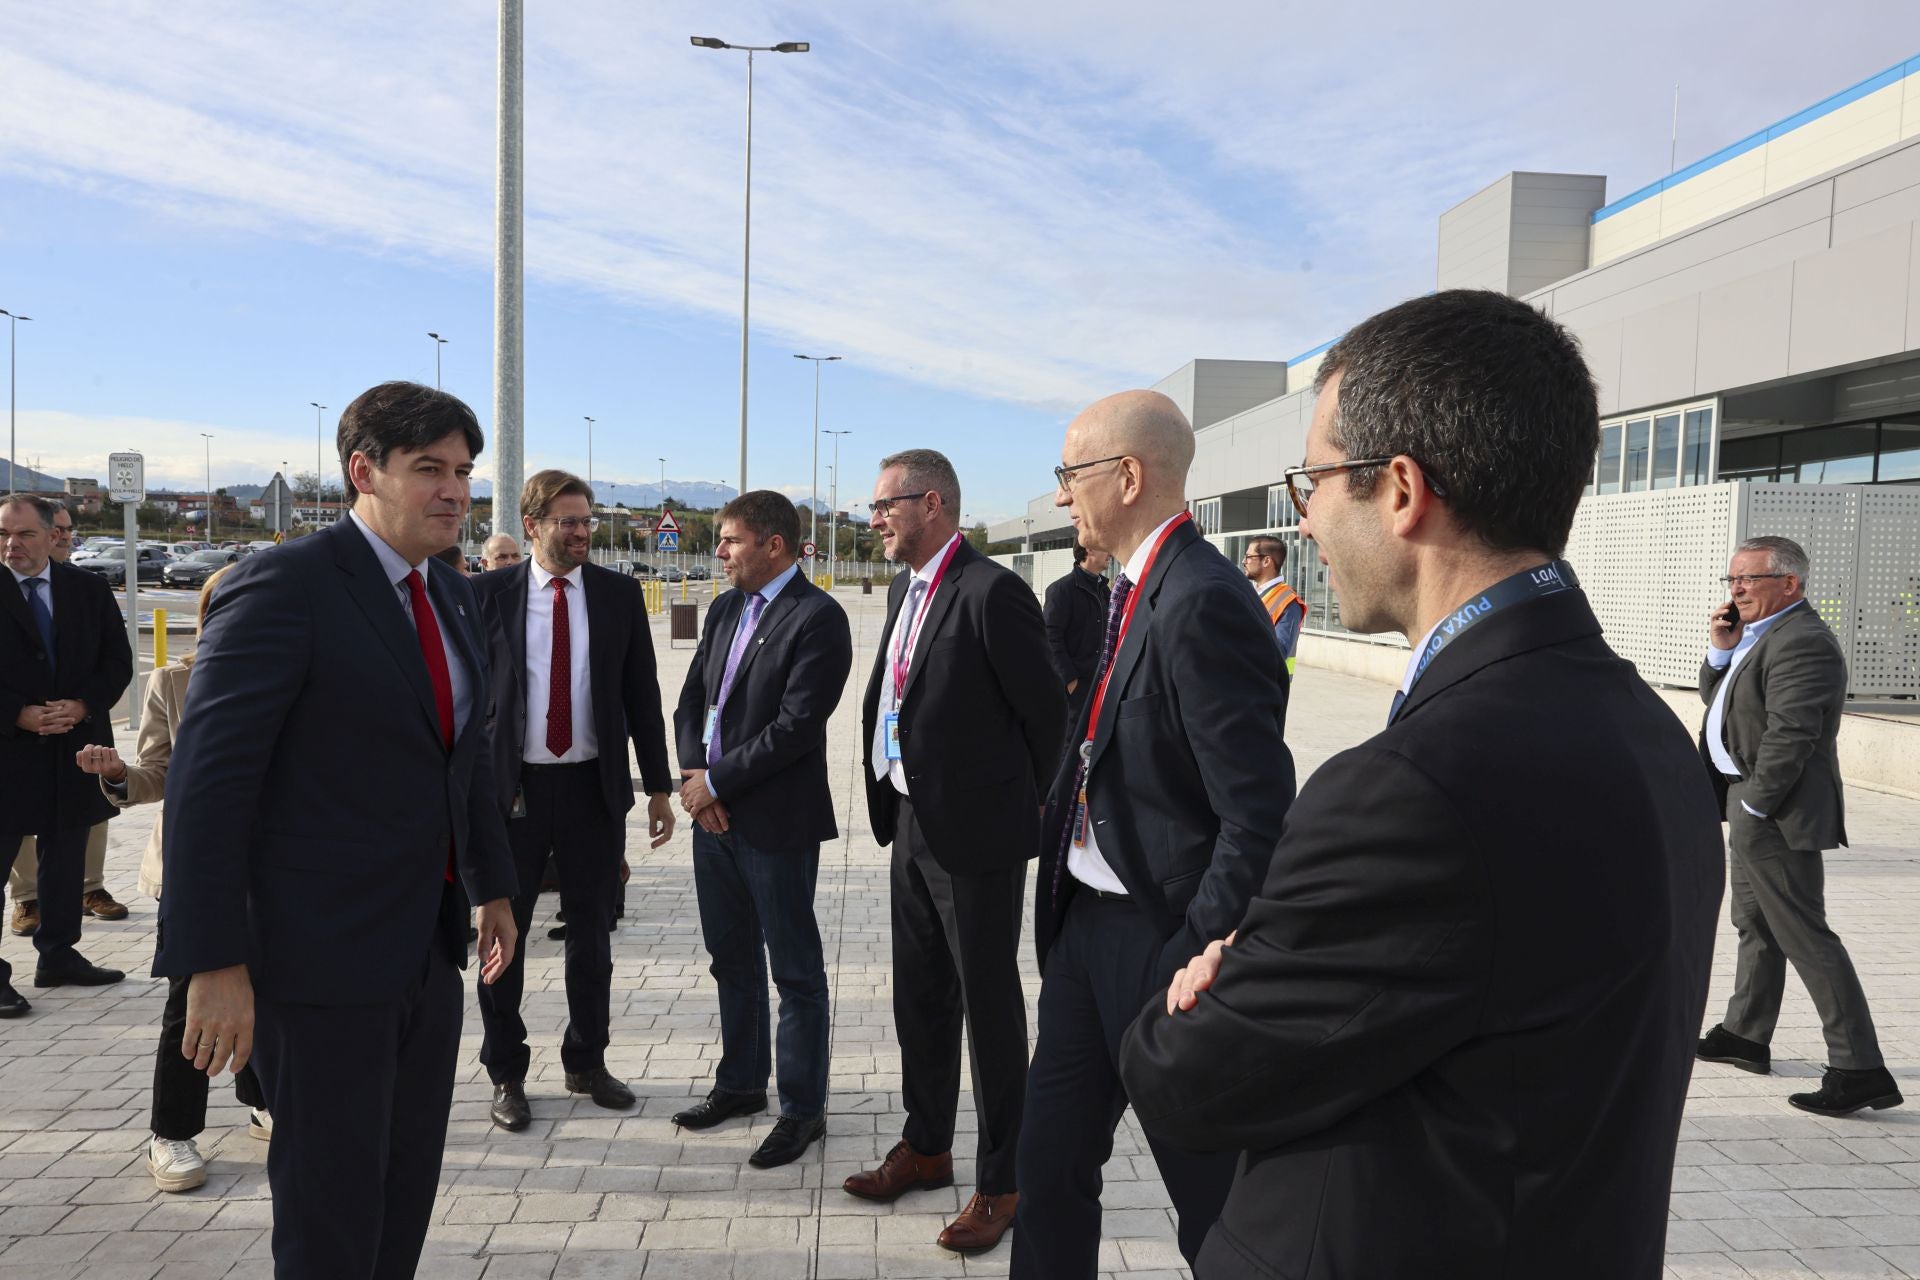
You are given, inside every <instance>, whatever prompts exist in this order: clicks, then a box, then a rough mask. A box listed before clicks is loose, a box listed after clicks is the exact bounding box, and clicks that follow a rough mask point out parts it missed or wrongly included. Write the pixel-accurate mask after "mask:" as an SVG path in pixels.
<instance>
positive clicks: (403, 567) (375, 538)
mask: <svg viewBox="0 0 1920 1280" xmlns="http://www.w3.org/2000/svg"><path fill="white" fill-rule="evenodd" d="M347 514H348V515H349V516H351V517H352V518H353V522H354V523H355V524H357V525H359V526H360V532H361V533H363V534H365V535H366V537H367V545H368V546H370V547H372V548H373V554H374V558H375V559H377V560H379V561H380V568H381V569H382V570H384V571H385V572H386V575H387V581H388V582H391V583H392V584H393V585H394V586H396V587H397V586H399V585H400V584H401V583H403V582H405V581H406V580H407V575H408V574H409V573H417V574H419V575H420V580H421V581H422V582H424V581H426V577H427V561H426V560H422V561H421V562H420V563H419V564H408V563H407V560H406V557H405V556H403V555H401V554H400V553H399V552H398V551H395V550H394V549H393V548H392V546H390V545H388V543H387V540H386V539H385V538H383V537H381V536H380V535H379V534H377V533H375V532H374V531H373V526H372V525H370V524H368V523H367V522H366V521H365V520H363V519H361V518H360V513H359V512H358V511H354V510H351V509H349V510H348V512H347ZM428 558H429V559H431V557H428Z"/></svg>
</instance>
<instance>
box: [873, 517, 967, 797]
mask: <svg viewBox="0 0 1920 1280" xmlns="http://www.w3.org/2000/svg"><path fill="white" fill-rule="evenodd" d="M959 553H960V540H959V539H957V538H956V539H954V541H953V542H952V543H951V544H950V545H949V546H948V547H947V553H946V555H944V556H942V557H941V558H940V567H939V568H938V569H936V570H935V571H934V574H933V577H932V579H931V580H930V581H929V582H928V583H927V590H926V593H925V594H924V595H922V596H921V597H920V602H919V603H918V604H916V605H915V606H914V611H913V613H912V615H911V616H909V617H905V618H900V619H898V620H896V621H895V623H894V628H893V633H894V637H895V639H896V641H897V643H895V645H894V647H893V662H892V667H893V671H892V676H893V710H891V711H889V712H887V714H886V718H885V720H884V721H883V730H884V732H883V735H882V737H883V745H884V746H885V747H886V755H887V759H889V760H898V759H900V695H901V694H902V693H903V692H905V690H906V687H907V671H908V669H909V667H911V665H912V663H913V650H914V646H916V645H917V644H919V643H920V628H922V627H924V626H925V625H926V624H927V613H928V612H929V607H930V606H931V605H932V603H933V593H934V592H936V591H938V590H939V589H940V583H941V581H942V580H943V579H944V578H945V577H946V576H947V566H949V565H951V564H952V563H953V558H954V556H956V555H958V554H959Z"/></svg>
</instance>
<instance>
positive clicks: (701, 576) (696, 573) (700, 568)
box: [687, 564, 713, 582]
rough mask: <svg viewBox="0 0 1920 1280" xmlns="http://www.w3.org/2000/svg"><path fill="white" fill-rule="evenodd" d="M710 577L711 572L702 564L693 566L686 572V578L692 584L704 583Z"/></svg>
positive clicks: (711, 575)
mask: <svg viewBox="0 0 1920 1280" xmlns="http://www.w3.org/2000/svg"><path fill="white" fill-rule="evenodd" d="M712 577H713V574H712V572H711V571H709V570H708V568H707V566H705V565H703V564H697V565H694V566H693V567H692V568H691V569H688V570H687V578H688V580H689V581H692V582H706V581H707V580H709V579H710V578H712Z"/></svg>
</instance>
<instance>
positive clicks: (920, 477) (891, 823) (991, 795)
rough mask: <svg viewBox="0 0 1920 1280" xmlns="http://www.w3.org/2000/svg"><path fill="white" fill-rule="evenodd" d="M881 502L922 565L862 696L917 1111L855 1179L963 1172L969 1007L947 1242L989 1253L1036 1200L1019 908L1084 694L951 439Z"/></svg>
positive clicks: (908, 1074)
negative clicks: (971, 503) (969, 515)
mask: <svg viewBox="0 0 1920 1280" xmlns="http://www.w3.org/2000/svg"><path fill="white" fill-rule="evenodd" d="M872 509H873V528H874V531H875V532H876V533H878V534H879V535H880V538H881V544H882V546H883V547H884V549H885V551H886V556H887V559H889V560H891V561H893V562H894V563H896V564H900V565H902V566H904V567H906V568H908V569H910V570H911V571H910V572H903V573H901V574H899V575H898V576H897V577H895V578H894V580H893V584H892V586H891V587H890V588H889V590H888V592H887V629H886V631H885V632H884V633H883V638H882V640H881V644H880V651H879V652H878V653H877V654H876V655H875V657H874V664H873V675H872V677H871V678H870V679H869V680H868V681H867V691H866V697H865V698H864V700H863V702H862V706H861V725H862V729H863V731H864V732H863V735H862V736H863V740H864V741H865V743H866V759H865V765H866V768H865V775H866V786H867V815H868V817H869V818H870V819H871V820H872V823H873V834H874V838H875V839H876V840H878V841H879V842H880V843H881V844H882V845H883V846H884V845H889V844H890V845H892V846H893V865H892V873H891V880H892V883H891V886H890V887H891V904H892V936H893V1017H894V1026H895V1032H896V1035H897V1037H898V1039H899V1043H900V1092H901V1095H902V1097H903V1099H904V1100H905V1102H906V1110H907V1121H906V1125H905V1127H904V1131H903V1132H902V1134H901V1140H900V1141H899V1142H898V1143H896V1144H894V1146H893V1148H892V1149H891V1150H890V1151H888V1152H887V1154H886V1157H885V1158H884V1159H883V1160H882V1161H881V1162H880V1164H879V1166H878V1167H877V1168H873V1169H865V1170H862V1171H860V1172H858V1173H856V1174H854V1175H853V1176H852V1177H850V1178H848V1179H847V1180H846V1182H845V1183H844V1184H843V1185H844V1187H845V1189H846V1191H847V1193H848V1194H850V1195H855V1196H859V1197H861V1198H863V1199H867V1200H878V1201H891V1200H895V1199H898V1198H899V1197H900V1196H901V1195H903V1194H905V1193H906V1192H908V1191H912V1190H915V1189H917V1188H923V1187H930V1188H938V1187H946V1186H951V1185H952V1183H953V1178H954V1169H953V1152H952V1147H953V1136H954V1113H955V1110H956V1108H957V1107H958V1105H959V1097H960V1032H961V1026H962V1023H963V1021H964V1024H965V1027H966V1032H967V1043H968V1046H969V1048H970V1051H971V1057H972V1075H973V1099H974V1111H975V1113H976V1115H977V1118H978V1121H979V1133H978V1137H977V1139H976V1147H975V1159H974V1178H975V1188H974V1194H973V1195H972V1196H971V1197H970V1198H969V1199H968V1200H967V1202H966V1204H965V1206H964V1207H963V1208H962V1209H961V1211H960V1213H959V1216H957V1217H956V1218H955V1219H954V1220H953V1221H952V1222H950V1223H948V1224H947V1226H946V1229H945V1230H943V1231H941V1232H940V1233H939V1235H938V1236H937V1237H936V1241H937V1243H939V1244H940V1245H941V1246H942V1247H944V1248H947V1249H952V1250H954V1251H955V1252H960V1253H978V1252H982V1251H984V1250H987V1249H991V1248H993V1247H994V1246H995V1245H996V1244H998V1243H999V1242H1000V1237H1001V1236H1003V1235H1004V1234H1006V1231H1007V1228H1008V1227H1009V1226H1010V1225H1011V1224H1012V1222H1013V1213H1014V1207H1015V1203H1016V1201H1017V1199H1018V1195H1017V1188H1016V1184H1015V1181H1014V1152H1015V1149H1016V1144H1017V1143H1018V1141H1019V1135H1020V1123H1021V1100H1022V1098H1023V1096H1024V1094H1025V1090H1026V1082H1027V1005H1026V996H1025V993H1024V992H1023V991H1022V989H1021V986H1020V964H1019V956H1018V952H1019V945H1020V920H1021V910H1022V907H1023V906H1024V905H1025V900H1026V894H1025V888H1026V871H1027V860H1028V859H1029V858H1032V857H1033V856H1034V853H1035V851H1036V849H1037V847H1038V844H1039V839H1038V837H1039V828H1040V795H1041V790H1042V788H1043V787H1044V786H1045V784H1046V779H1047V778H1048V777H1049V776H1051V774H1052V772H1053V766H1054V763H1055V761H1057V760H1058V759H1059V752H1060V732H1061V726H1062V724H1063V722H1064V721H1065V719H1066V695H1065V691H1064V690H1063V689H1062V688H1061V685H1060V682H1059V681H1058V680H1057V679H1056V678H1055V677H1054V674H1053V669H1052V667H1051V665H1050V664H1049V663H1048V661H1047V637H1046V630H1045V627H1044V625H1043V624H1042V622H1041V617H1040V604H1039V602H1038V601H1037V600H1036V599H1035V598H1034V594H1033V591H1032V590H1031V589H1030V588H1029V587H1028V586H1027V584H1026V583H1024V582H1022V581H1021V580H1020V579H1019V578H1017V577H1015V576H1014V574H1013V573H1012V572H1011V571H1009V570H1007V569H1004V568H1002V567H1001V566H999V565H997V564H995V563H993V561H991V560H989V559H987V558H986V557H985V556H983V555H981V554H980V553H979V552H978V551H975V550H974V549H973V548H972V547H971V546H969V545H968V544H967V541H966V539H965V538H963V537H961V535H960V522H959V518H958V515H959V511H960V481H959V478H958V477H957V476H955V474H954V471H953V464H952V463H950V462H948V461H947V459H946V458H945V457H943V456H942V455H940V454H939V453H936V452H935V451H933V450H932V449H910V450H907V451H905V452H903V453H897V454H894V455H893V456H892V457H889V458H886V459H883V460H882V462H881V464H880V478H879V479H878V481H876V482H875V485H874V490H873V503H872Z"/></svg>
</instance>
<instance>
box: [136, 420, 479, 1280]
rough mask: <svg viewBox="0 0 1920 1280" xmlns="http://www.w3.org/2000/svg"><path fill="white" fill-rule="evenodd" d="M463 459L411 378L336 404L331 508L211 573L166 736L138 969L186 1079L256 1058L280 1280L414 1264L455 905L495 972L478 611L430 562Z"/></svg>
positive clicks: (446, 535)
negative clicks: (164, 982) (149, 946)
mask: <svg viewBox="0 0 1920 1280" xmlns="http://www.w3.org/2000/svg"><path fill="white" fill-rule="evenodd" d="M481 444H482V437H481V433H480V426H479V423H478V422H477V421H476V420H475V418H474V416H473V411H472V410H471V409H469V408H468V407H467V406H466V405H465V404H463V403H461V402H460V401H459V400H457V399H455V398H454V397H453V396H450V395H446V394H444V393H442V392H439V391H436V390H434V389H432V388H431V387H423V386H419V385H417V384H414V383H407V382H389V383H385V384H382V385H381V386H377V387H374V388H373V389H372V390H370V391H368V392H366V393H364V394H363V395H361V396H360V397H359V398H357V399H356V400H355V401H354V402H353V403H352V404H350V405H348V406H347V409H346V411H345V412H343V413H342V414H341V415H340V429H339V453H340V464H341V469H342V471H343V472H344V473H345V477H346V483H347V493H348V494H349V496H350V497H351V499H352V508H351V510H350V512H349V514H348V517H347V518H346V519H343V520H341V521H340V522H339V523H338V524H336V525H334V526H332V527H331V528H329V529H326V530H323V531H322V532H320V533H317V534H314V535H312V536H310V537H306V538H300V539H297V540H295V541H293V542H290V543H288V544H286V545H285V546H282V547H276V548H274V549H273V550H270V551H265V552H262V553H260V554H258V555H253V556H249V557H248V558H247V559H245V560H243V561H242V562H241V563H240V564H239V565H238V566H236V567H235V568H234V569H233V570H232V571H231V572H230V573H229V574H228V576H227V577H226V578H225V579H224V580H223V582H222V585H221V588H220V592H219V594H218V595H217V596H215V597H214V599H213V602H212V604H211V605H210V606H209V608H208V611H207V614H206V617H205V621H204V630H203V632H202V634H201V639H200V645H199V649H198V651H197V653H196V656H195V663H194V677H193V698H192V700H191V701H190V702H189V703H188V706H187V710H186V714H185V716H184V717H183V719H182V720H181V723H180V727H179V730H178V733H177V736H176V738H175V745H174V754H173V762H172V767H171V768H170V769H169V770H168V774H167V821H166V832H165V860H166V885H167V892H166V896H165V897H164V898H163V899H161V907H160V939H159V949H158V954H157V955H156V957H155V960H154V972H155V974H156V975H158V976H163V977H183V978H184V977H190V978H191V979H192V981H191V983H190V985H189V987H188V991H187V1022H186V1030H185V1034H184V1040H183V1052H185V1053H186V1054H188V1056H190V1057H192V1058H193V1060H194V1063H195V1065H196V1066H198V1067H200V1068H201V1069H202V1070H205V1071H206V1072H207V1073H208V1074H209V1075H213V1074H217V1073H218V1072H219V1071H220V1070H221V1069H222V1068H223V1067H225V1066H227V1065H229V1064H231V1065H232V1067H233V1068H234V1069H235V1070H238V1069H239V1068H240V1067H241V1066H242V1065H244V1064H245V1063H246V1062H247V1060H248V1059H249V1057H252V1059H253V1060H254V1061H255V1063H256V1065H257V1067H258V1069H259V1075H260V1080H261V1083H262V1085H263V1087H264V1088H265V1090H266V1094H267V1103H268V1107H269V1109H270V1110H271V1111H272V1113H273V1120H274V1134H273V1143H272V1145H271V1146H270V1147H269V1149H268V1155H267V1176H268V1179H269V1182H270V1183H271V1185H272V1188H273V1255H274V1273H275V1275H277V1276H279V1277H281V1278H282V1280H309V1278H311V1280H401V1277H406V1276H411V1275H413V1274H414V1268H415V1265H416V1264H417V1262H418V1260H419V1257H420V1249H421V1245H422V1243H423V1242H424V1241H425V1239H426V1234H427V1226H428V1223H429V1220H430V1219H431V1217H432V1214H433V1197H434V1191H435V1188H436V1186H437V1183H438V1180H439V1174H440V1158H441V1153H442V1151H443V1149H444V1147H445V1143H446V1131H447V1116H448V1112H449V1109H450V1108H451V1106H452V1100H453V1075H454V1060H455V1057H456V1056H457V1053H458V1049H459V1041H460V1018H461V982H460V969H461V968H462V967H464V965H465V963H466V959H467V904H468V903H469V902H476V903H479V904H480V906H479V907H478V909H477V911H476V912H475V915H474V923H475V925H476V926H477V928H478V931H479V952H480V957H481V959H482V975H483V977H485V978H487V979H492V978H497V977H498V976H499V974H500V972H501V970H502V969H503V968H504V967H505V966H506V964H507V963H508V961H509V960H511V958H512V956H513V950H514V942H515V936H516V935H515V931H514V923H513V912H512V906H511V901H510V900H511V898H512V895H513V893H514V888H515V884H514V876H513V864H512V859H511V857H510V855H509V853H508V850H507V838H506V829H505V824H504V822H503V821H502V818H501V811H500V808H499V806H498V805H497V804H496V803H495V801H494V796H493V775H492V772H491V770H489V769H488V768H487V753H488V747H487V696H488V695H487V660H486V644H485V637H484V636H483V635H482V634H481V631H480V628H479V604H478V602H477V600H476V599H475V598H474V594H473V589H472V588H471V587H470V586H469V585H468V584H467V580H466V579H465V578H464V577H463V576H462V575H461V574H460V573H459V572H458V571H456V570H454V569H452V568H449V567H448V566H446V565H445V564H442V563H439V562H438V561H437V560H435V559H434V557H435V553H437V552H438V551H439V550H440V549H441V548H443V547H445V546H448V545H450V544H451V543H452V542H454V541H455V540H456V539H457V538H458V536H459V532H460V522H461V520H462V519H463V518H464V517H465V515H466V512H467V506H468V500H469V476H470V474H471V472H472V469H473V458H474V455H475V454H477V453H478V452H479V451H480V447H481Z"/></svg>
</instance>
